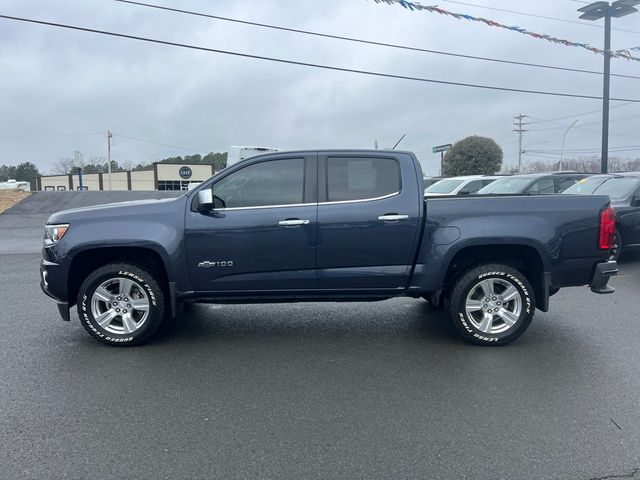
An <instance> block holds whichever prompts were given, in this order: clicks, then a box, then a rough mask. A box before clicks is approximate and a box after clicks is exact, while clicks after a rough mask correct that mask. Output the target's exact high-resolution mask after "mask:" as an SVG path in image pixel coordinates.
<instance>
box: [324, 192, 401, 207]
mask: <svg viewBox="0 0 640 480" xmlns="http://www.w3.org/2000/svg"><path fill="white" fill-rule="evenodd" d="M396 195H400V192H395V193H389V194H387V195H383V196H381V197H373V198H359V199H357V200H337V201H333V202H320V203H318V205H339V204H341V203H361V202H374V201H376V200H384V199H385V198H391V197H395V196H396Z"/></svg>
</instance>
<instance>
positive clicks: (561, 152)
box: [558, 120, 578, 172]
mask: <svg viewBox="0 0 640 480" xmlns="http://www.w3.org/2000/svg"><path fill="white" fill-rule="evenodd" d="M576 123H578V120H576V121H575V122H573V123H572V124H571V125H569V128H567V130H566V131H565V132H564V137H562V150H560V165H558V171H559V172H561V171H562V159H563V158H564V142H565V140H566V139H567V133H569V130H571V129H572V128H573V126H574V125H575V124H576Z"/></svg>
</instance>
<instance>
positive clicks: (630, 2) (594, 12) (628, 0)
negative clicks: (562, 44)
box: [578, 0, 640, 173]
mask: <svg viewBox="0 0 640 480" xmlns="http://www.w3.org/2000/svg"><path fill="white" fill-rule="evenodd" d="M636 5H640V0H617V1H615V2H613V3H612V4H609V2H604V1H597V2H594V3H591V4H589V5H587V6H586V7H582V8H579V9H578V11H579V12H580V13H582V15H580V19H582V20H591V21H595V20H600V19H601V18H604V82H603V83H604V85H603V92H602V158H601V165H600V170H601V172H602V173H607V172H608V171H609V103H610V100H609V92H610V83H611V56H612V55H611V53H612V52H611V18H620V17H626V16H627V15H631V14H632V13H636V12H637V11H638V10H637V9H636V8H634V7H635V6H636Z"/></svg>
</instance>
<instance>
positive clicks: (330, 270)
mask: <svg viewBox="0 0 640 480" xmlns="http://www.w3.org/2000/svg"><path fill="white" fill-rule="evenodd" d="M403 156H404V157H403ZM318 167H319V170H318V180H319V186H318V200H319V203H318V247H317V269H318V286H319V288H320V289H323V290H328V291H334V290H335V291H341V292H342V291H354V292H355V291H371V290H372V289H373V290H385V291H386V290H397V289H402V288H404V287H405V286H406V284H407V282H408V277H409V274H410V272H411V266H412V262H413V258H414V254H415V249H416V248H417V239H418V232H419V224H420V214H421V210H422V205H423V201H422V190H421V189H420V191H418V187H419V186H418V182H417V180H416V179H417V177H416V175H417V173H416V171H415V170H416V169H415V167H414V164H413V160H412V159H411V157H409V156H408V155H407V154H400V153H399V154H393V153H391V152H380V154H379V155H377V154H371V153H362V154H359V153H344V152H336V153H335V154H331V153H325V152H322V153H320V154H319V155H318Z"/></svg>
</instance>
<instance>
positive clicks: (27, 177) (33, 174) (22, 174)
mask: <svg viewBox="0 0 640 480" xmlns="http://www.w3.org/2000/svg"><path fill="white" fill-rule="evenodd" d="M39 176H40V172H38V167H36V166H35V165H34V164H33V163H31V162H24V163H20V164H18V165H17V166H16V180H18V181H20V182H29V183H30V184H31V190H36V188H37V187H36V179H37V178H38V177H39Z"/></svg>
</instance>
